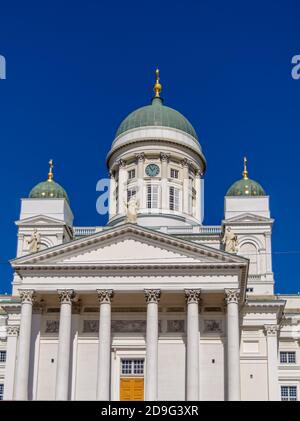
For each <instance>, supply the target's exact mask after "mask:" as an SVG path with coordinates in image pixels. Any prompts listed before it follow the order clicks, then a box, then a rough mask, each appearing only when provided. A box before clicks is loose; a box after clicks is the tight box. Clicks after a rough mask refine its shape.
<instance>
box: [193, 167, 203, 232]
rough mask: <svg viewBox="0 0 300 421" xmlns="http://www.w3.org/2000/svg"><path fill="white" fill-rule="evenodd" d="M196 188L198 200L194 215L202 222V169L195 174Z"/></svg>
mask: <svg viewBox="0 0 300 421" xmlns="http://www.w3.org/2000/svg"><path fill="white" fill-rule="evenodd" d="M195 190H196V200H195V209H193V215H194V216H195V218H197V220H198V221H199V222H200V223H201V224H202V219H203V216H202V203H201V202H202V197H201V194H202V193H201V175H200V171H199V170H197V171H196V176H195Z"/></svg>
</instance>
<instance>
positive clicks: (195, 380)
mask: <svg viewBox="0 0 300 421" xmlns="http://www.w3.org/2000/svg"><path fill="white" fill-rule="evenodd" d="M200 294H201V290H200V289H187V290H185V298H186V302H187V350H186V352H187V357H186V364H187V367H186V383H187V385H186V399H187V400H188V401H198V400H199V341H200V334H199V300H200Z"/></svg>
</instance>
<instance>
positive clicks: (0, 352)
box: [0, 351, 6, 363]
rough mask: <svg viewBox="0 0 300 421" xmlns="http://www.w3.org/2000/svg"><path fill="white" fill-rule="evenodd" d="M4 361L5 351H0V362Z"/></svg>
mask: <svg viewBox="0 0 300 421" xmlns="http://www.w3.org/2000/svg"><path fill="white" fill-rule="evenodd" d="M5 362H6V351H0V363H5Z"/></svg>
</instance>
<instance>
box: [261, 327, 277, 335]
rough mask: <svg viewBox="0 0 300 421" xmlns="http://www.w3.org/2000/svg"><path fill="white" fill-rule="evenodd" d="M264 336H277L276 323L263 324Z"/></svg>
mask: <svg viewBox="0 0 300 421" xmlns="http://www.w3.org/2000/svg"><path fill="white" fill-rule="evenodd" d="M264 331H265V335H266V336H277V331H278V325H264Z"/></svg>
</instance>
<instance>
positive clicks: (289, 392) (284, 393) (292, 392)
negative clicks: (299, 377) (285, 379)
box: [281, 386, 297, 401]
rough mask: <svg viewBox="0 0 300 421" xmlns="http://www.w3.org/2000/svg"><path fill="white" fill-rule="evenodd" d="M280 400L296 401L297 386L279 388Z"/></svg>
mask: <svg viewBox="0 0 300 421" xmlns="http://www.w3.org/2000/svg"><path fill="white" fill-rule="evenodd" d="M281 400H282V401H296V400H297V386H281Z"/></svg>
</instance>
